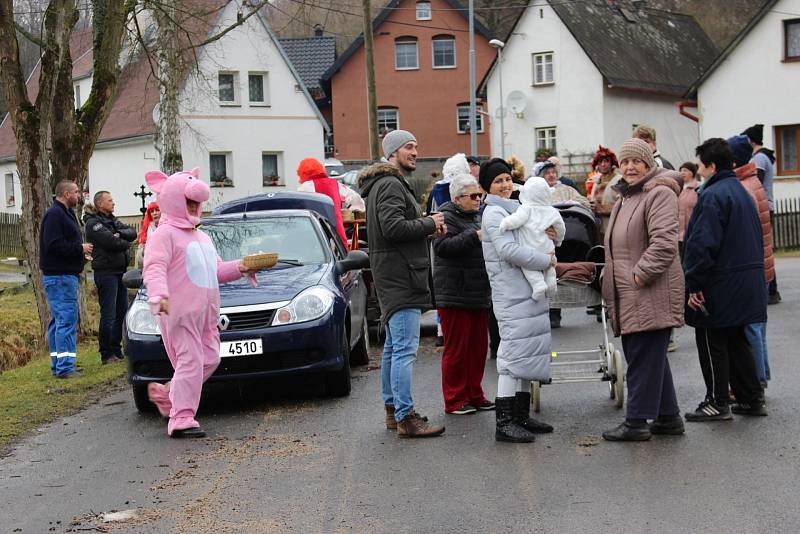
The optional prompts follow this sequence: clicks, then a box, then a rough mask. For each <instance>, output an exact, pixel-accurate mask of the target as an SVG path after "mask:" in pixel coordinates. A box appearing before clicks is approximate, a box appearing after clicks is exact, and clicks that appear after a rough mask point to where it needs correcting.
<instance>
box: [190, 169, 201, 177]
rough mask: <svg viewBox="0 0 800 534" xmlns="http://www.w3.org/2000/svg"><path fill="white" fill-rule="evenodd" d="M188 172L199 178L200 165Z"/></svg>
mask: <svg viewBox="0 0 800 534" xmlns="http://www.w3.org/2000/svg"><path fill="white" fill-rule="evenodd" d="M189 174H191V175H192V176H194V177H195V178H200V167H195V168H194V169H192V170H191V171H189Z"/></svg>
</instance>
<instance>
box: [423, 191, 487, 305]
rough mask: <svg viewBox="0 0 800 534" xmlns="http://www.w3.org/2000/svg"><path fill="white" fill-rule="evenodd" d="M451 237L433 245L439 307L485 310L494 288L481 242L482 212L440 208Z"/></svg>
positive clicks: (435, 287)
mask: <svg viewBox="0 0 800 534" xmlns="http://www.w3.org/2000/svg"><path fill="white" fill-rule="evenodd" d="M439 211H440V212H441V213H442V214H443V215H444V222H445V224H446V225H447V234H446V235H444V236H442V237H440V238H439V239H437V240H436V241H434V242H433V253H434V260H433V293H434V295H435V297H436V306H437V307H439V308H463V309H471V310H475V309H478V310H485V309H488V308H489V302H490V299H491V289H490V287H489V276H488V275H487V274H486V265H485V264H484V263H483V247H482V246H481V240H480V239H478V233H477V232H478V230H480V229H481V216H480V213H467V212H465V211H462V210H461V208H459V207H458V206H457V205H455V204H454V203H452V202H448V203H446V204H443V205H442V206H440V207H439Z"/></svg>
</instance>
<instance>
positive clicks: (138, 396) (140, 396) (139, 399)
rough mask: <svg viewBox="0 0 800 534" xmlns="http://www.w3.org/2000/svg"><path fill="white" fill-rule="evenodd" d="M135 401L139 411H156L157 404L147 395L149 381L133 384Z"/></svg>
mask: <svg viewBox="0 0 800 534" xmlns="http://www.w3.org/2000/svg"><path fill="white" fill-rule="evenodd" d="M131 389H133V403H134V404H135V405H136V409H137V410H138V411H139V413H152V412H155V411H156V405H155V404H153V403H152V402H150V397H148V396H147V383H144V384H133V385H132V386H131Z"/></svg>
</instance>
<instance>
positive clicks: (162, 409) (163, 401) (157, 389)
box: [147, 382, 172, 417]
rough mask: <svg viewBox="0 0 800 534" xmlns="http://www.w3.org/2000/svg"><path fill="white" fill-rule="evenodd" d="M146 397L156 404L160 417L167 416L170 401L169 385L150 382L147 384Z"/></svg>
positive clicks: (170, 405)
mask: <svg viewBox="0 0 800 534" xmlns="http://www.w3.org/2000/svg"><path fill="white" fill-rule="evenodd" d="M147 397H148V398H149V399H150V402H152V403H153V404H155V405H156V408H158V413H160V414H161V416H162V417H169V411H170V410H171V409H172V402H171V401H170V400H169V385H168V384H167V385H164V384H159V383H158V382H150V383H149V384H147Z"/></svg>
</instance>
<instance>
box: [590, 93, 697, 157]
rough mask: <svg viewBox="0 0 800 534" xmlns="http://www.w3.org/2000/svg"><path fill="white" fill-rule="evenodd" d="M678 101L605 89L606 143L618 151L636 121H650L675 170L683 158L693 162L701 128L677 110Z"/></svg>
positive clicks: (604, 122)
mask: <svg viewBox="0 0 800 534" xmlns="http://www.w3.org/2000/svg"><path fill="white" fill-rule="evenodd" d="M676 100H677V99H676V98H670V97H658V96H653V95H644V94H640V93H634V92H630V91H620V90H611V89H605V106H604V109H603V113H604V116H605V118H604V121H603V126H604V128H603V141H604V142H603V145H604V146H608V147H610V148H611V149H612V150H614V151H615V152H616V151H618V150H619V147H620V146H621V145H622V143H623V142H625V141H626V140H628V139H630V137H631V133H633V125H634V124H647V125H649V126H652V127H653V128H655V130H656V144H657V145H658V150H659V152H660V153H661V154H662V155H663V156H664V157H665V158H667V160H669V162H670V163H672V164H673V165H674V166H675V168H676V169H677V168H678V166H679V165H680V164H681V163H683V162H684V161H693V160H694V149H695V147H696V146H697V145H698V144H699V142H700V140H699V127H698V124H697V123H696V122H694V121H693V120H690V119H688V118H686V117H684V116H682V115H680V114H679V113H678V107H677V106H676V105H675V101H676ZM687 111H690V112H691V111H694V110H693V109H688V110H687Z"/></svg>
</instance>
